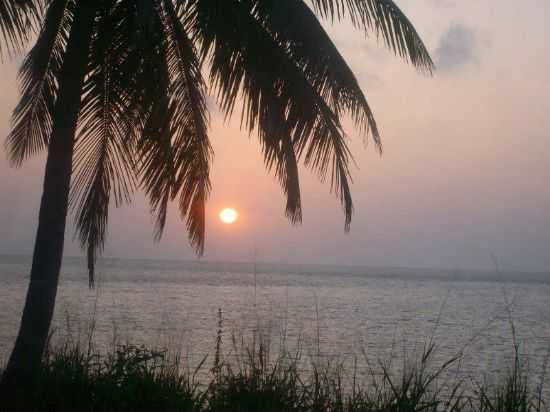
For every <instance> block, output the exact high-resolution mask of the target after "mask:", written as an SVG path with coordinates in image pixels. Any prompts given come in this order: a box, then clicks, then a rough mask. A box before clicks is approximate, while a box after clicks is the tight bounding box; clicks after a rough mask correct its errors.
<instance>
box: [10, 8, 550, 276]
mask: <svg viewBox="0 0 550 412" xmlns="http://www.w3.org/2000/svg"><path fill="white" fill-rule="evenodd" d="M397 3H398V4H399V5H400V6H401V7H402V9H403V10H404V11H405V12H406V14H407V15H408V16H409V17H410V19H411V20H412V21H413V23H414V24H415V25H416V27H417V29H418V31H419V33H420V34H421V35H422V37H423V38H424V40H425V42H426V44H427V46H428V48H429V50H430V52H431V53H432V57H433V58H434V60H435V61H436V64H437V65H438V68H439V70H438V71H437V73H436V75H435V77H433V78H427V77H425V76H422V75H420V74H418V73H416V72H415V71H414V69H413V68H411V67H410V66H407V65H405V64H403V63H402V62H401V61H399V60H398V59H397V58H395V57H394V56H392V55H391V54H390V53H388V52H386V51H385V50H384V49H383V48H382V47H381V46H378V45H377V43H376V41H375V39H365V38H364V37H363V36H362V35H361V33H359V32H355V31H353V30H352V29H350V28H349V25H346V24H340V25H338V26H334V27H328V26H327V29H328V30H329V32H330V33H331V35H332V37H333V39H334V40H335V42H336V44H337V45H338V46H339V47H340V49H341V51H342V53H343V55H344V56H345V57H346V59H347V60H348V62H349V64H350V65H351V67H352V68H353V70H354V71H355V73H356V75H357V78H358V79H359V82H360V84H361V85H362V87H363V90H364V91H365V93H366V95H367V98H368V99H369V102H370V104H371V106H372V108H373V110H374V112H375V115H376V118H377V120H378V124H379V126H380V128H381V131H382V139H383V144H384V150H385V151H384V156H383V157H382V158H380V157H378V156H377V155H376V153H375V151H374V148H373V145H368V146H367V147H366V148H365V147H364V145H363V142H362V140H361V138H360V137H358V136H357V133H355V131H354V130H353V128H352V127H348V128H347V131H348V133H349V135H350V137H352V138H353V143H352V145H351V147H352V149H353V152H354V155H355V159H356V162H357V164H358V168H357V169H355V170H353V176H354V185H353V195H354V203H355V215H354V218H353V220H352V228H351V233H349V234H345V233H344V231H343V214H342V211H341V210H340V206H339V204H338V202H337V200H336V199H335V198H334V197H333V196H332V195H331V194H330V193H329V188H328V187H327V186H326V185H322V184H320V183H319V182H318V181H317V179H316V177H315V176H313V175H311V174H310V173H309V172H308V171H305V170H303V171H302V190H303V207H304V223H303V225H302V226H299V227H292V226H291V225H290V224H289V223H288V222H287V221H286V219H285V217H284V197H283V195H282V193H281V191H280V189H279V186H278V183H277V181H276V180H275V179H274V177H273V176H272V175H270V174H268V173H267V172H266V171H265V170H264V167H263V161H262V158H261V155H260V151H259V147H258V144H257V141H256V138H255V136H251V137H249V136H248V135H247V134H246V133H244V132H241V131H240V130H239V127H238V126H239V125H238V119H236V121H234V122H230V123H226V124H224V123H223V121H222V119H221V118H220V116H219V115H218V114H217V113H216V111H213V112H212V127H211V137H212V143H213V147H214V150H215V160H214V165H213V170H212V182H213V191H212V196H211V198H210V201H209V203H208V226H207V245H206V247H207V248H206V254H205V259H209V260H225V259H228V260H250V259H251V258H252V255H253V252H252V251H253V249H254V245H256V248H257V250H258V259H259V260H263V261H281V262H296V263H297V262H304V263H336V264H354V265H391V266H420V267H450V268H463V269H467V268H480V269H490V268H492V262H491V259H490V254H491V253H494V254H495V255H497V256H498V257H499V258H500V260H501V262H502V265H503V267H505V268H508V269H524V270H550V188H549V186H548V181H549V180H550V179H549V178H550V166H549V165H550V83H549V82H548V79H547V73H548V71H549V70H550V54H549V53H548V45H547V39H548V38H550V26H549V25H548V24H547V23H548V21H550V3H549V2H548V1H547V0H526V1H523V2H518V1H517V0H485V1H479V0H461V1H459V0H457V1H453V0H399V1H397ZM16 67H17V64H16V63H15V62H13V63H10V64H5V65H3V66H0V79H1V80H0V82H1V83H0V84H1V90H2V92H1V94H0V133H1V134H2V135H3V136H5V135H6V134H7V132H8V126H9V115H10V112H11V110H12V109H13V107H14V106H15V104H16V101H17V91H16V86H15V74H16ZM236 117H238V116H236ZM235 153H239V156H238V157H236V155H235ZM43 162H44V159H43V158H38V159H33V160H32V161H29V162H28V163H27V164H26V165H24V167H23V168H22V169H20V170H14V169H10V168H9V167H8V164H7V161H6V156H5V154H4V155H3V156H0V173H1V176H2V177H1V179H0V196H1V201H0V227H1V228H2V234H3V236H1V237H0V254H1V253H18V254H19V253H22V254H28V253H31V251H32V244H33V239H34V231H35V228H36V220H37V210H38V209H37V208H38V204H39V199H40V192H41V184H42V177H43ZM225 206H233V207H235V208H236V209H237V210H238V211H239V213H240V220H239V221H238V222H237V223H236V224H235V225H233V226H223V225H222V224H221V223H220V222H219V220H218V218H217V213H218V211H219V210H220V209H221V208H222V207H225ZM168 225H169V228H168V231H167V233H166V236H165V238H164V239H163V241H162V242H161V243H160V244H154V243H153V241H152V237H151V233H152V226H151V218H150V216H149V214H148V207H147V205H146V203H145V202H144V201H143V198H142V197H141V195H137V196H136V200H135V202H134V204H133V205H132V206H131V207H125V208H123V209H119V210H114V211H113V212H112V213H111V222H110V231H109V242H108V244H107V246H106V251H105V255H107V256H121V257H146V258H148V257H151V258H176V259H180V258H182V259H194V256H193V254H192V252H191V249H190V248H189V246H188V243H187V240H186V234H185V227H184V225H183V224H182V223H180V222H179V220H178V217H177V214H176V213H175V211H174V213H172V214H171V216H170V218H169V223H168ZM72 233H73V229H72V226H70V227H69V229H68V233H67V235H68V236H67V237H68V239H69V242H68V244H67V248H66V251H67V254H70V255H76V254H79V253H80V251H79V249H78V246H77V245H76V244H74V243H71V242H70V239H71V238H72Z"/></svg>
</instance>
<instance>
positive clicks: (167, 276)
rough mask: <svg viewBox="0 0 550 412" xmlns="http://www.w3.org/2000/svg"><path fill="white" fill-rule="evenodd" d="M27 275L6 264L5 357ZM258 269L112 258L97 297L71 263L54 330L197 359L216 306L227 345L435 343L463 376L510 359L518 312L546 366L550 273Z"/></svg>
mask: <svg viewBox="0 0 550 412" xmlns="http://www.w3.org/2000/svg"><path fill="white" fill-rule="evenodd" d="M28 269H29V262H28V259H26V258H18V257H0V325H1V326H0V359H5V357H6V356H7V355H8V352H9V350H10V348H11V345H12V344H13V341H14V338H15V334H16V331H17V326H18V322H19V319H20V314H21V310H22V306H23V298H24V295H25V290H26V286H27V274H28ZM253 272H254V269H253V265H252V264H221V263H220V264H200V265H199V264H190V263H181V262H169V261H166V262H164V261H147V260H142V261H138V260H108V259H105V260H103V261H102V262H101V265H100V268H99V280H98V287H97V288H96V290H93V291H90V290H89V289H88V288H87V278H86V272H85V264H84V262H83V261H81V260H79V259H66V262H65V264H64V267H63V270H62V282H61V285H60V291H59V295H58V304H57V307H56V314H55V326H54V327H55V330H56V331H57V335H58V336H61V335H62V336H66V335H67V333H69V334H70V335H71V336H73V337H75V338H77V337H78V336H81V337H82V336H84V335H85V333H86V331H87V330H88V328H89V326H90V321H91V319H94V320H95V332H94V339H95V341H96V342H97V344H98V345H99V346H103V347H109V345H112V342H113V340H114V339H116V340H117V341H119V342H120V341H126V340H128V341H131V342H132V343H144V344H147V345H160V346H169V347H171V348H175V347H176V348H179V349H181V350H182V351H183V352H184V353H185V354H187V356H188V357H189V361H190V363H191V364H193V363H196V362H198V361H199V360H200V359H201V358H202V357H203V356H204V354H206V353H212V351H213V349H214V342H215V336H216V330H217V322H218V320H217V312H218V308H221V309H222V311H223V319H224V320H223V329H224V336H226V338H224V340H225V342H226V344H228V342H230V341H231V339H229V335H230V334H231V333H232V331H234V332H235V333H243V334H245V335H246V334H247V333H249V332H250V331H251V330H253V329H256V328H258V327H260V328H261V329H262V330H263V331H264V333H265V334H268V335H270V336H271V338H272V341H273V342H274V344H276V343H277V342H279V340H280V338H281V337H282V336H285V337H286V339H287V342H288V345H289V346H291V347H292V345H295V346H296V345H298V343H299V344H300V345H301V346H302V347H303V348H304V350H305V352H307V351H308V350H311V351H314V350H317V347H319V348H320V350H321V353H322V354H323V355H325V356H331V357H336V358H338V359H341V360H346V359H350V358H352V357H353V356H355V355H361V356H363V354H366V355H367V357H368V358H369V359H374V360H376V359H379V358H382V359H389V358H392V357H393V358H395V359H402V357H403V353H405V352H411V351H414V350H415V348H416V349H418V348H421V347H422V345H423V344H424V343H425V342H427V341H428V340H429V339H430V337H432V336H433V337H434V341H435V342H437V348H438V349H437V356H438V359H441V360H443V359H448V358H450V357H451V356H454V355H456V354H457V353H458V352H460V351H464V353H465V357H464V361H463V362H462V365H461V373H465V374H471V375H472V376H482V375H483V374H484V373H485V372H491V371H500V370H502V368H503V366H505V365H508V364H509V362H508V361H509V359H510V357H511V356H512V353H513V343H512V332H511V327H510V322H509V314H511V317H512V319H513V321H514V325H515V333H516V341H517V343H518V344H519V345H520V351H521V352H522V353H523V354H524V359H526V361H527V362H528V363H529V367H530V368H532V369H533V370H536V371H540V369H541V365H542V364H543V363H544V360H545V358H546V357H547V354H548V351H549V350H550V276H549V275H545V274H538V275H537V274H530V275H528V274H511V273H506V274H496V273H495V274H490V273H471V272H468V273H460V272H438V271H433V270H432V271H418V270H416V271H415V270H404V269H365V268H349V267H347V268H346V267H340V268H338V267H314V266H284V265H258V267H257V277H256V288H255V287H254V275H253ZM506 302H508V307H509V308H510V310H509V311H507V310H506V307H507V305H506ZM258 324H259V325H260V326H258ZM317 341H319V345H318V346H317Z"/></svg>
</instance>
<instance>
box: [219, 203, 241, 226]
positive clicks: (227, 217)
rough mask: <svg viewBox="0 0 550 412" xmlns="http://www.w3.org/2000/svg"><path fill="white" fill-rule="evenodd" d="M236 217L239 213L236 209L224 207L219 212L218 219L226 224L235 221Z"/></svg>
mask: <svg viewBox="0 0 550 412" xmlns="http://www.w3.org/2000/svg"><path fill="white" fill-rule="evenodd" d="M238 217H239V214H238V213H237V211H236V210H235V209H233V208H230V207H226V208H225V209H222V210H221V212H220V220H221V221H222V222H223V223H226V224H231V223H235V221H236V220H237V218H238Z"/></svg>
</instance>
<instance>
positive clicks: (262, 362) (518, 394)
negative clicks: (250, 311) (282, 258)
mask: <svg viewBox="0 0 550 412" xmlns="http://www.w3.org/2000/svg"><path fill="white" fill-rule="evenodd" d="M222 326H223V325H222V321H221V316H220V323H219V328H218V331H217V335H216V338H215V340H214V342H215V344H214V345H213V346H214V347H213V351H212V354H211V355H210V356H207V357H205V358H203V359H202V361H201V362H199V364H198V366H195V367H194V368H190V367H187V366H186V365H185V362H184V361H183V359H182V358H180V357H179V356H174V355H171V354H170V352H168V351H166V350H152V349H148V348H145V347H138V346H132V345H117V346H115V347H113V348H112V350H111V353H109V354H106V355H101V356H100V355H99V354H97V352H94V351H93V350H92V346H91V345H90V344H89V342H88V343H87V344H84V345H82V344H78V343H74V342H73V341H72V340H67V341H66V343H65V344H63V345H61V346H58V347H57V348H56V349H51V350H49V351H47V352H46V354H45V356H44V360H43V368H42V370H41V372H40V374H38V375H37V380H36V381H35V384H34V390H32V391H31V392H26V393H25V394H24V396H22V397H20V399H19V400H18V404H17V405H16V406H13V407H12V408H7V406H6V405H0V409H1V410H2V411H4V410H6V411H9V410H13V411H18V412H19V411H20V412H27V411H33V412H34V411H36V412H42V411H44V412H46V411H48V412H50V411H59V412H65V411H93V412H106V411H117V412H119V411H120V412H124V411H132V412H139V411H159V412H161V411H198V412H199V411H200V412H210V411H211V412H215V411H235V412H236V411H262V412H271V411H273V412H275V411H296V412H302V411H303V412H306V411H312V412H313V411H342V412H344V411H346V412H354V411H365V412H367V411H369V412H370V411H372V412H374V411H388V412H389V411H392V412H393V411H395V412H401V411H434V412H435V411H464V412H466V411H482V412H512V411H518V412H543V411H547V410H548V407H547V405H546V404H545V401H544V399H545V396H547V395H545V394H544V391H543V383H544V376H542V377H537V379H536V382H535V380H533V379H529V378H532V376H531V377H530V376H529V373H528V372H529V371H528V369H527V368H526V367H525V365H524V364H523V363H522V361H521V356H520V354H519V351H518V350H517V348H516V351H515V357H514V359H513V362H512V364H511V365H510V367H509V368H508V370H507V371H506V372H505V373H504V374H503V375H499V376H497V377H495V376H484V377H478V379H472V380H471V381H467V380H465V379H464V378H459V377H458V376H457V375H456V374H455V373H454V370H455V366H457V365H459V363H460V357H458V356H457V357H455V358H452V359H449V360H447V361H444V362H443V363H438V362H436V361H435V358H434V354H435V353H436V346H435V345H434V344H433V343H429V344H428V345H426V347H425V348H424V350H423V351H422V352H421V353H420V355H419V356H418V357H417V358H416V359H414V361H413V362H409V361H407V362H404V363H403V364H402V365H401V366H400V367H398V368H394V367H392V366H391V361H390V360H388V362H378V363H376V364H375V365H368V366H367V368H366V370H365V369H364V368H362V369H363V370H362V371H361V373H359V372H360V371H359V367H358V364H357V361H356V362H354V363H353V364H352V365H348V364H344V363H342V362H337V361H330V360H328V359H324V358H322V357H318V356H316V355H305V352H304V351H302V350H300V349H298V350H296V351H294V352H293V353H292V352H290V351H289V350H288V348H286V347H283V348H279V350H278V351H277V354H276V355H273V353H272V348H270V344H269V340H268V339H266V338H265V337H264V336H262V333H261V332H259V331H257V330H255V331H253V336H251V337H248V339H245V338H243V337H241V338H239V337H236V336H235V335H232V339H231V342H229V343H228V342H224V339H223V327H222ZM226 347H228V349H227V350H224V349H225V348H226ZM208 358H210V359H208ZM543 375H544V374H543ZM491 379H493V380H491ZM488 381H491V382H493V383H491V384H489V383H485V382H488Z"/></svg>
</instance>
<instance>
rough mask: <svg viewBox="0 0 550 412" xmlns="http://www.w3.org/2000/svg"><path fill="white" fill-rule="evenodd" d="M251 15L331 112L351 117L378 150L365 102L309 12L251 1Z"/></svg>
mask: <svg viewBox="0 0 550 412" xmlns="http://www.w3.org/2000/svg"><path fill="white" fill-rule="evenodd" d="M253 12H254V14H255V15H256V16H257V18H258V20H259V21H260V22H261V24H262V25H263V26H264V27H265V29H266V30H267V31H268V32H269V33H270V34H271V35H272V37H273V38H274V39H275V40H276V41H277V42H278V43H279V44H280V45H281V46H282V47H285V48H286V49H287V51H288V53H289V55H291V57H292V59H293V60H294V61H295V62H296V64H297V66H298V67H299V68H300V69H301V70H302V71H303V72H304V73H305V75H306V76H307V78H308V80H309V82H310V83H311V84H312V85H313V86H314V87H315V90H316V91H317V92H318V93H319V94H320V95H321V96H323V98H324V99H325V101H327V102H328V103H329V105H330V107H331V109H332V110H333V111H334V112H335V113H337V114H338V116H341V115H342V114H344V113H347V114H349V115H351V117H352V118H353V120H354V121H355V125H356V127H357V128H358V129H359V130H360V131H363V132H366V133H367V135H368V134H369V132H370V134H371V135H372V139H373V141H374V142H375V144H376V147H377V148H378V150H379V151H381V150H382V146H381V141H380V133H379V131H378V127H377V125H376V121H375V119H374V115H373V113H372V111H371V108H370V107H369V104H368V102H367V99H366V97H365V95H364V94H363V91H362V90H361V87H360V86H359V84H358V82H357V79H356V78H355V75H354V74H353V72H352V70H351V69H350V67H349V66H348V64H347V63H346V61H345V60H344V59H343V57H342V55H341V54H340V52H339V51H338V49H337V48H336V46H335V45H334V43H333V42H332V40H331V39H330V37H329V36H328V34H327V33H326V31H325V30H324V29H323V27H322V26H321V24H320V23H319V20H318V19H317V17H316V16H315V15H314V14H313V12H312V10H311V9H310V8H309V7H308V6H307V5H306V4H305V3H304V2H303V1H302V0H288V1H283V2H280V1H276V0H262V1H259V0H255V2H254V9H253Z"/></svg>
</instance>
